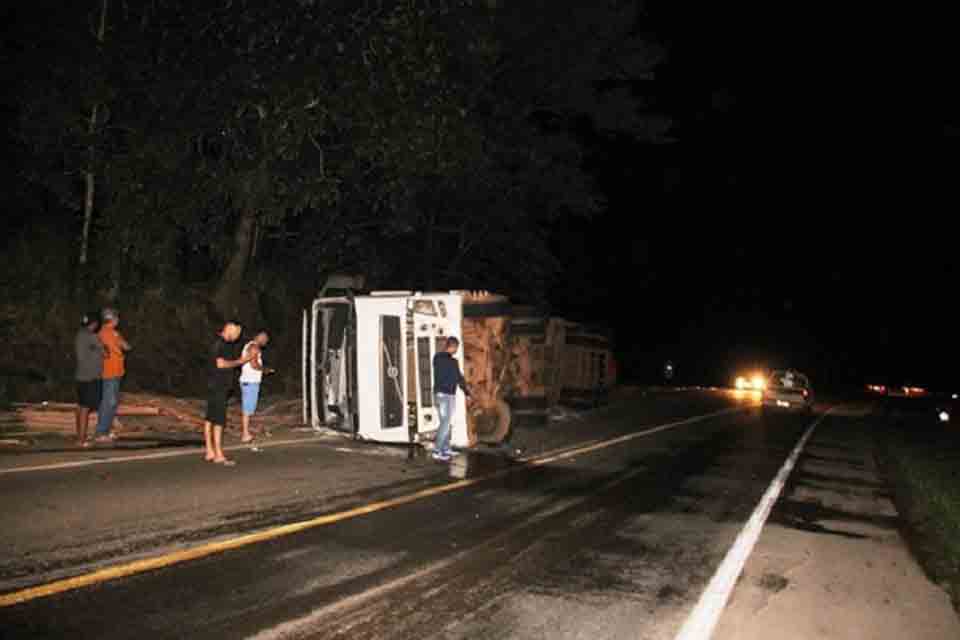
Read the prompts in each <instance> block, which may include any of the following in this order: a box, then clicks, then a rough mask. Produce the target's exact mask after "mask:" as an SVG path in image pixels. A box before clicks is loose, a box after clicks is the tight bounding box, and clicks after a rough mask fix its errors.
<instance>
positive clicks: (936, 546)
mask: <svg viewBox="0 0 960 640" xmlns="http://www.w3.org/2000/svg"><path fill="white" fill-rule="evenodd" d="M882 444H883V447H882V451H883V462H884V467H885V470H886V472H887V475H888V476H889V478H890V480H891V481H892V482H893V483H894V486H895V489H896V501H897V508H898V510H899V511H900V514H901V517H902V518H903V522H904V526H905V527H906V530H907V531H906V533H907V537H908V538H909V541H910V545H911V548H912V549H913V551H914V553H915V554H916V555H917V557H918V559H919V560H920V562H921V564H922V565H923V567H924V569H925V570H926V571H927V574H928V575H929V576H930V577H931V579H933V580H934V581H935V582H936V583H937V584H939V585H941V586H942V587H943V588H945V589H946V590H947V591H948V593H949V594H950V597H951V599H952V601H953V605H954V608H955V609H957V611H958V612H960V428H958V427H957V425H955V424H952V423H948V424H947V425H944V426H940V425H937V424H935V423H933V422H932V421H931V422H930V423H927V424H923V421H922V420H920V419H916V418H913V419H910V420H902V419H894V420H892V421H891V423H890V424H889V425H888V427H887V429H886V430H885V432H884V434H883V438H882Z"/></svg>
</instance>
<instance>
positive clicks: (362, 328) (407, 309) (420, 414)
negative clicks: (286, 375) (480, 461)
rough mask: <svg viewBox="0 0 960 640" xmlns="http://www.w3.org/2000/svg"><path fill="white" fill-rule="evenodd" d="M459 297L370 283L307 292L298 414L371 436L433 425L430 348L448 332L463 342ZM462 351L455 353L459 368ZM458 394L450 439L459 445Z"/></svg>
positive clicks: (465, 441)
mask: <svg viewBox="0 0 960 640" xmlns="http://www.w3.org/2000/svg"><path fill="white" fill-rule="evenodd" d="M463 299H464V296H463V294H462V293H457V292H448V293H417V292H411V291H376V292H372V293H369V294H367V295H358V296H351V297H340V296H335V297H320V298H317V299H316V300H314V302H313V304H312V307H311V309H310V310H308V311H305V312H304V319H303V388H304V393H303V411H304V422H306V423H308V424H310V425H311V426H312V427H313V428H314V429H320V428H321V427H322V426H327V427H330V428H333V429H337V430H340V431H344V432H347V433H351V434H353V435H354V436H355V437H357V438H360V439H364V440H374V441H378V442H395V443H408V442H409V443H416V442H421V441H422V440H423V439H424V438H423V436H424V434H427V433H432V432H435V431H436V429H437V426H438V424H439V418H438V416H437V412H436V407H435V406H434V398H433V356H434V354H436V352H437V350H438V349H442V348H443V342H444V341H445V340H446V338H447V337H448V336H456V337H457V338H459V339H460V340H461V343H462V342H463ZM463 354H464V350H463V349H461V350H460V351H459V352H458V353H457V355H456V358H457V359H458V360H459V361H460V363H461V369H463V367H464V364H463V357H464V356H463ZM458 395H459V396H460V397H459V398H458V402H457V408H456V412H455V414H454V416H453V419H452V424H451V428H452V436H451V442H452V444H453V446H455V447H467V446H469V445H470V444H472V443H471V442H470V437H469V434H468V427H467V412H466V407H465V402H464V397H463V394H462V392H458Z"/></svg>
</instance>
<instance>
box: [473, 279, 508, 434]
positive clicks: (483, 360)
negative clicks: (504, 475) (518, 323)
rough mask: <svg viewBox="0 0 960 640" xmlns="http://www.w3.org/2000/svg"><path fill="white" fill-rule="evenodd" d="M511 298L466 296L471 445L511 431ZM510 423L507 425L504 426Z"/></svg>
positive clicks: (485, 295)
mask: <svg viewBox="0 0 960 640" xmlns="http://www.w3.org/2000/svg"><path fill="white" fill-rule="evenodd" d="M508 306H509V301H508V300H507V299H506V298H504V297H503V296H497V295H491V294H471V295H466V296H465V297H464V319H463V340H462V342H463V359H464V378H465V379H466V381H467V385H468V386H469V387H470V392H471V394H472V403H471V406H470V410H469V411H468V412H467V433H468V439H469V442H470V445H471V446H472V445H474V444H476V443H477V442H478V441H480V440H482V441H485V442H500V441H502V439H503V438H504V437H505V436H506V434H507V433H508V432H509V421H510V417H509V412H507V413H506V414H504V410H503V407H505V406H506V403H505V402H504V396H505V395H506V392H507V390H508V388H509V371H508V369H509V363H510V344H509V340H510V318H509V315H508V313H509V311H508ZM504 422H506V426H504Z"/></svg>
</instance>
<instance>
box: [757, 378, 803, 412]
mask: <svg viewBox="0 0 960 640" xmlns="http://www.w3.org/2000/svg"><path fill="white" fill-rule="evenodd" d="M763 408H764V410H768V409H782V410H787V411H813V386H812V385H811V384H810V379H809V378H807V376H805V375H803V374H802V373H800V372H799V371H794V370H792V369H786V370H783V371H774V372H773V373H771V374H770V377H769V378H768V379H767V387H766V389H764V391H763Z"/></svg>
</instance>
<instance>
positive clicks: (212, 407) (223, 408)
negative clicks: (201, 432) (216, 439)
mask: <svg viewBox="0 0 960 640" xmlns="http://www.w3.org/2000/svg"><path fill="white" fill-rule="evenodd" d="M204 419H205V420H206V421H207V422H210V423H211V424H216V425H220V426H221V427H225V426H227V390H226V389H208V390H207V413H206V415H205V416H204Z"/></svg>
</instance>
